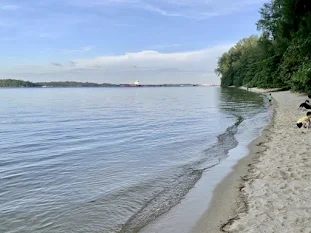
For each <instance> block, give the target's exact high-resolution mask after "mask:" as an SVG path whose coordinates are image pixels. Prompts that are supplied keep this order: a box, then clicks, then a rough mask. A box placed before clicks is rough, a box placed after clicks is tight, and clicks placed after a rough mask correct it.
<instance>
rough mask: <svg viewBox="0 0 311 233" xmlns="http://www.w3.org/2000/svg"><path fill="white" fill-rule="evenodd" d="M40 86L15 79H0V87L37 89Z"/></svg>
mask: <svg viewBox="0 0 311 233" xmlns="http://www.w3.org/2000/svg"><path fill="white" fill-rule="evenodd" d="M39 86H40V85H38V84H36V83H32V82H28V81H23V80H16V79H0V87H39Z"/></svg>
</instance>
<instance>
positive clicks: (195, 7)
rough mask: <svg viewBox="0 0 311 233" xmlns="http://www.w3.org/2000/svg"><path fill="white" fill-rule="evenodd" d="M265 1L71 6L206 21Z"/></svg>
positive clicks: (111, 0)
mask: <svg viewBox="0 0 311 233" xmlns="http://www.w3.org/2000/svg"><path fill="white" fill-rule="evenodd" d="M265 2H267V0H236V1H232V0H157V1H154V0H93V1H87V0H78V1H77V0H75V1H71V4H74V5H76V6H80V7H97V8H99V7H108V6H113V7H115V6H119V7H127V8H135V9H140V10H145V11H149V12H152V13H155V14H160V15H163V16H167V17H183V18H190V19H196V20H200V19H208V18H211V17H215V16H221V15H227V14H231V13H234V12H239V11H242V10H243V9H245V8H247V7H249V6H251V5H254V4H262V3H265Z"/></svg>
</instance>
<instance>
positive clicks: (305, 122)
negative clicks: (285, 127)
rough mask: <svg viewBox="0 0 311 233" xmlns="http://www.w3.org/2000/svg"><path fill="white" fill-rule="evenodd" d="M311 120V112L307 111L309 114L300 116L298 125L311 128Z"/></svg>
mask: <svg viewBox="0 0 311 233" xmlns="http://www.w3.org/2000/svg"><path fill="white" fill-rule="evenodd" d="M310 122H311V112H307V115H306V116H304V117H302V118H300V119H299V120H298V121H297V127H298V128H301V127H302V126H303V127H304V128H310Z"/></svg>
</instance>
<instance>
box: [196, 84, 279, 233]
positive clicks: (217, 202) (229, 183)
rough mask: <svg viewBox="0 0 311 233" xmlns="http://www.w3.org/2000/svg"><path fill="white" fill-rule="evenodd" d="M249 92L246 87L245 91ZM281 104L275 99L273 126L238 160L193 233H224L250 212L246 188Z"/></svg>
mask: <svg viewBox="0 0 311 233" xmlns="http://www.w3.org/2000/svg"><path fill="white" fill-rule="evenodd" d="M241 89H245V90H246V88H241ZM249 91H252V92H256V93H265V92H269V91H275V90H260V89H257V88H252V89H250V90H249ZM276 109H277V102H276V101H275V100H273V116H272V119H271V121H270V123H269V124H268V125H267V126H266V127H265V128H264V129H263V130H262V132H261V135H260V136H259V137H257V138H256V139H255V140H253V141H252V142H251V143H250V145H249V146H248V149H249V152H248V154H247V156H245V157H244V158H242V159H241V160H239V161H238V163H237V164H236V165H235V166H234V167H233V171H232V172H230V173H229V174H228V175H227V176H226V177H225V178H224V179H223V180H222V181H221V182H220V183H219V184H218V185H217V186H216V188H215V190H214V191H213V197H212V200H211V203H210V205H209V207H208V209H207V210H206V212H205V213H204V214H203V216H202V217H201V218H200V219H199V221H198V222H197V224H196V225H195V227H194V228H193V229H192V231H191V233H221V232H226V231H225V229H224V228H225V227H226V226H227V225H228V224H231V222H232V221H234V220H235V219H237V218H238V214H239V213H242V212H245V211H247V208H248V206H247V202H246V200H245V197H244V195H243V194H242V192H241V191H242V189H243V188H244V186H245V185H244V183H245V181H246V180H247V179H248V178H247V174H248V173H249V172H250V170H251V169H253V165H254V164H255V163H256V162H257V160H258V157H259V154H260V153H261V152H264V151H265V150H266V146H265V143H266V142H267V141H268V140H269V137H270V135H271V128H272V127H273V125H274V120H275V115H276Z"/></svg>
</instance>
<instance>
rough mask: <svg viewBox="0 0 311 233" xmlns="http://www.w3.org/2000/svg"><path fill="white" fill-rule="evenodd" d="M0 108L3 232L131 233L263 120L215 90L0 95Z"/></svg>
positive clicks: (228, 93) (257, 105) (249, 97)
mask: <svg viewBox="0 0 311 233" xmlns="http://www.w3.org/2000/svg"><path fill="white" fill-rule="evenodd" d="M0 108H1V111H2V114H1V116H0V122H1V130H0V150H1V156H0V184H1V185H0V222H1V224H0V232H5V233H13V232H14V233H15V232H29V233H30V232H31V233H39V232H40V233H41V232H59V233H70V232H81V233H82V232H83V233H85V232H88V233H93V232H101V233H103V232H104V233H113V232H135V231H137V230H138V229H141V228H142V227H143V226H145V225H146V224H147V223H148V222H150V221H152V220H154V219H155V218H157V217H158V216H159V215H161V214H163V213H165V212H167V211H168V210H169V209H170V208H171V207H172V206H174V205H176V204H177V203H178V202H179V201H180V200H181V199H182V198H183V197H184V195H185V194H186V193H187V192H188V191H189V189H190V188H191V187H193V185H194V184H195V183H196V182H197V181H198V179H200V177H201V175H202V172H203V171H204V170H206V169H209V168H211V167H213V166H215V165H217V164H219V163H220V162H221V161H222V160H223V159H225V158H226V157H227V153H228V151H229V150H230V149H232V148H234V147H235V146H237V144H238V143H239V142H238V140H237V139H236V137H235V134H236V133H237V132H238V131H239V130H244V131H245V130H247V127H246V126H247V122H252V123H256V124H257V125H258V124H262V125H264V124H265V122H266V120H267V117H268V114H267V111H266V110H267V107H266V104H265V103H264V100H263V98H262V97H261V96H260V95H257V94H253V93H249V92H246V91H242V90H237V89H221V88H219V87H208V88H202V87H193V88H192V87H180V88H124V89H122V88H77V89H67V88H66V89H1V90H0ZM241 122H243V124H240V123H241ZM242 125H244V128H241V127H242Z"/></svg>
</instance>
